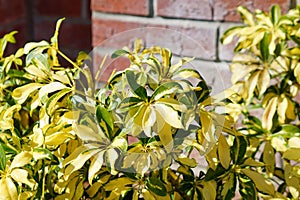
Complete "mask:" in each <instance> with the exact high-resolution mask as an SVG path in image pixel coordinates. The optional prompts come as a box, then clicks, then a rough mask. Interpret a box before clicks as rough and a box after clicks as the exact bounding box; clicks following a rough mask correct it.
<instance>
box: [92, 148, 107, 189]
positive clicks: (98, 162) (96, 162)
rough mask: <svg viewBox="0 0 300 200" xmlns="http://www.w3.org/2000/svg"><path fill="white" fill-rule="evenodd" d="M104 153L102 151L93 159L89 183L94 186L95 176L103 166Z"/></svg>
mask: <svg viewBox="0 0 300 200" xmlns="http://www.w3.org/2000/svg"><path fill="white" fill-rule="evenodd" d="M103 155H104V151H101V152H99V153H97V154H95V155H94V156H92V158H91V164H90V167H89V172H88V180H89V183H90V184H92V182H93V178H94V176H95V175H96V174H97V172H99V171H100V169H101V167H102V164H103Z"/></svg>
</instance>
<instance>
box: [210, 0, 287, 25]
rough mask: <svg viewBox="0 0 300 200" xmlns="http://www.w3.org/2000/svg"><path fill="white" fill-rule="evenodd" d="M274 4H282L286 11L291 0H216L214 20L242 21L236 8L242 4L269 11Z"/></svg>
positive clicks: (283, 10) (252, 9)
mask: <svg viewBox="0 0 300 200" xmlns="http://www.w3.org/2000/svg"><path fill="white" fill-rule="evenodd" d="M274 4H278V5H280V7H281V9H282V12H283V13H285V12H286V11H287V10H288V9H289V6H290V0H263V1H262V0H252V1H249V0H225V1H224V0H215V2H214V17H213V19H214V20H221V21H240V15H239V14H238V13H237V12H236V8H237V7H238V6H240V5H243V6H246V7H247V8H248V9H249V10H251V11H254V10H255V9H260V10H264V11H269V9H270V7H271V6H272V5H274Z"/></svg>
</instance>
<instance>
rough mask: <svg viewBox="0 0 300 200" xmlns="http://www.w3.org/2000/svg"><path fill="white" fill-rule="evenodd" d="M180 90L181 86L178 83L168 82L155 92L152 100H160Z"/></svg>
mask: <svg viewBox="0 0 300 200" xmlns="http://www.w3.org/2000/svg"><path fill="white" fill-rule="evenodd" d="M178 89H182V87H181V85H180V84H179V83H177V82H167V83H165V84H162V85H160V86H159V87H158V88H156V90H155V91H154V92H153V94H152V97H151V99H155V100H158V99H160V98H162V97H163V96H165V95H169V94H174V93H176V91H177V90H178Z"/></svg>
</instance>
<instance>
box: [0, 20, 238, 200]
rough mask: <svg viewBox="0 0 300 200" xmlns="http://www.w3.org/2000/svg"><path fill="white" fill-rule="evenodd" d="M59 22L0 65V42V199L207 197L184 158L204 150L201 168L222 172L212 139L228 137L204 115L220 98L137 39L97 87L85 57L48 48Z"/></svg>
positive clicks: (206, 185)
mask: <svg viewBox="0 0 300 200" xmlns="http://www.w3.org/2000/svg"><path fill="white" fill-rule="evenodd" d="M62 20H63V19H61V20H59V21H58V22H57V26H56V30H55V33H54V36H53V37H52V38H51V40H50V42H47V41H40V42H30V43H27V44H26V45H25V46H24V48H21V49H19V50H18V51H17V52H16V53H15V54H12V55H10V56H4V55H5V54H4V49H5V47H6V44H7V43H13V42H15V39H14V34H15V32H12V33H9V34H7V35H5V36H4V37H3V38H2V39H1V41H0V44H1V46H0V47H1V48H0V49H1V52H0V66H1V77H0V78H1V101H0V103H1V109H0V124H1V125H0V127H1V128H0V131H1V132H0V156H1V159H0V182H1V183H0V194H1V197H0V198H1V199H13V200H15V199H54V198H55V199H87V198H89V199H141V198H143V199H199V198H204V199H214V198H216V196H217V193H216V191H217V182H216V181H215V180H214V178H213V176H214V175H212V174H210V176H204V175H205V171H201V172H200V174H199V175H198V174H195V172H194V171H193V170H192V169H193V168H195V167H196V166H197V165H198V164H197V161H196V160H195V159H194V158H192V157H191V154H192V152H194V154H196V155H197V156H198V155H199V156H200V155H206V153H207V152H208V151H210V150H211V149H214V150H213V151H212V152H213V153H211V157H210V159H209V161H208V162H209V165H210V166H212V168H213V169H219V168H222V169H225V168H228V167H229V164H230V163H229V157H228V155H229V154H230V149H229V146H228V143H227V142H226V139H225V137H224V136H223V134H222V133H224V132H230V133H231V134H232V133H234V130H233V129H232V124H231V123H230V120H231V118H230V117H228V116H226V115H224V114H222V113H221V114H218V113H217V112H215V111H214V109H215V108H216V107H218V106H222V105H223V103H221V102H220V101H219V100H220V99H221V98H220V97H218V96H216V97H211V96H210V90H209V87H208V86H207V85H206V83H205V81H204V80H203V78H202V77H201V75H200V74H199V72H197V71H196V70H194V69H191V68H186V67H183V65H184V64H185V63H188V62H190V61H191V60H192V59H190V58H182V59H181V60H179V62H178V63H175V64H173V60H172V53H171V51H170V50H168V49H166V48H161V47H157V46H154V47H150V48H145V47H143V45H142V41H141V40H139V39H138V40H136V42H135V44H134V49H133V50H130V49H128V48H124V49H121V50H118V51H116V52H115V53H114V54H113V55H112V57H113V58H115V57H119V56H126V57H128V59H129V60H130V63H131V65H130V67H129V68H127V69H126V70H124V71H120V72H117V73H113V74H112V75H111V77H110V78H109V80H108V82H107V83H106V84H105V86H103V87H98V86H97V81H98V80H97V77H98V76H99V73H101V68H100V71H99V72H98V73H97V74H96V79H93V76H92V73H91V71H90V70H89V67H88V65H87V64H88V63H89V62H90V61H89V57H88V56H87V55H86V54H85V53H83V52H81V53H80V54H79V56H78V58H77V59H76V60H75V61H72V60H71V59H70V58H68V57H67V56H66V55H65V54H64V53H63V52H62V51H61V50H60V49H59V48H58V31H59V27H60V24H61V22H62ZM61 60H65V61H67V62H68V64H66V65H64V66H62V65H61V64H60V63H62V62H61ZM81 65H83V67H81ZM103 65H104V62H103V63H102V65H101V66H103ZM221 100H222V99H221ZM219 137H221V142H220V145H221V146H222V149H217V148H216V143H217V140H218V138H219ZM241 140H242V139H241ZM223 148H224V150H223ZM217 152H219V157H220V162H221V164H220V165H218V166H217V167H216V166H215V163H214V161H213V160H212V158H213V157H212V156H215V153H217ZM210 173H211V172H210Z"/></svg>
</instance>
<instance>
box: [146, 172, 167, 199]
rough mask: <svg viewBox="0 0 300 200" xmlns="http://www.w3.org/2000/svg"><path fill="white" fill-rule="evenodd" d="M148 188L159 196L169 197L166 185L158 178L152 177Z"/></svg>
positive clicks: (147, 183) (148, 182)
mask: <svg viewBox="0 0 300 200" xmlns="http://www.w3.org/2000/svg"><path fill="white" fill-rule="evenodd" d="M146 186H147V187H148V188H149V190H150V191H151V192H154V193H155V194H157V195H159V196H166V195H167V189H166V187H165V185H164V183H163V182H162V181H161V180H160V179H158V178H155V177H150V178H149V179H148V180H147V182H146Z"/></svg>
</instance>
